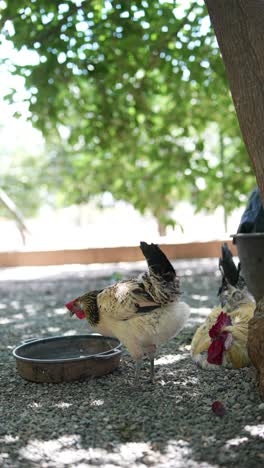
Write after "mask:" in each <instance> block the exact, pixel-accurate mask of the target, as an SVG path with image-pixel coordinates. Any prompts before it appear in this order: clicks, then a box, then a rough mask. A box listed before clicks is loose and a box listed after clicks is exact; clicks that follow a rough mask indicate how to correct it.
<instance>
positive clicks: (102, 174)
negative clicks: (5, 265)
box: [0, 0, 256, 251]
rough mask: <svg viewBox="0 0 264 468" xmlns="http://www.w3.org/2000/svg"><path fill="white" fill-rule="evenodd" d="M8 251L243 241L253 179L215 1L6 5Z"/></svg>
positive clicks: (3, 187) (0, 232)
mask: <svg viewBox="0 0 264 468" xmlns="http://www.w3.org/2000/svg"><path fill="white" fill-rule="evenodd" d="M0 21H1V36H0V39H1V45H0V75H1V76H0V83H1V87H0V94H1V104H0V111H1V112H0V241H1V245H0V251H12V250H53V249H61V248H63V249H67V248H71V249H72V248H85V247H106V246H126V245H137V244H138V242H139V240H142V239H144V240H146V241H154V242H163V243H166V242H167V243H182V242H192V241H197V240H198V241H207V240H215V239H221V240H223V239H227V238H229V237H230V235H231V234H233V233H235V232H236V230H237V227H238V224H239V221H240V217H241V214H242V212H243V210H244V208H245V204H246V200H247V198H248V194H249V192H250V191H251V190H252V189H253V188H254V186H255V184H256V182H255V176H254V173H253V170H252V168H251V166H250V160H249V157H248V155H247V153H246V149H245V147H244V144H243V141H242V138H241V134H240V130H239V127H238V123H237V118H236V114H235V111H234V108H233V104H232V100H231V97H230V93H229V87H228V83H227V79H226V75H225V71H224V67H223V63H222V60H221V57H220V54H219V50H218V46H217V43H216V40H215V37H214V33H213V30H212V28H211V25H210V21H209V18H208V15H207V11H206V9H205V6H204V2H203V1H201V0H200V1H199V0H198V1H197V2H192V1H185V0H182V1H180V0H179V1H173V0H171V1H165V0H157V1H154V2H150V1H149V2H148V1H146V0H139V1H136V0H134V1H132V0H126V1H114V0H113V1H108V0H106V1H105V2H101V1H96V0H94V1H93V2H90V1H86V0H72V1H70V0H61V1H57V0H56V1H44V0H29V1H27V2H23V5H21V2H20V1H18V0H12V1H8V0H5V1H4V0H0Z"/></svg>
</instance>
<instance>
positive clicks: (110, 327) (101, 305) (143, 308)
mask: <svg viewBox="0 0 264 468" xmlns="http://www.w3.org/2000/svg"><path fill="white" fill-rule="evenodd" d="M140 248H141V250H142V252H143V255H144V256H145V258H146V260H147V264H148V272H146V273H143V274H141V275H140V276H138V277H137V278H134V279H129V280H123V281H119V282H117V283H115V284H114V285H112V286H109V287H107V288H105V289H102V290H98V291H90V292H87V293H85V294H83V295H82V296H80V297H77V298H76V299H74V300H73V301H71V302H69V303H67V304H66V307H67V308H68V309H69V310H70V312H71V314H72V315H74V314H75V315H76V316H77V317H78V318H80V319H83V318H86V319H87V320H88V322H89V325H90V326H91V328H92V330H93V331H94V332H98V333H100V334H102V335H108V336H115V337H116V338H118V339H119V340H120V341H121V342H122V343H123V344H124V346H125V347H126V348H127V350H128V352H129V353H130V355H131V356H132V358H133V359H134V360H135V361H136V376H135V382H136V384H138V380H139V373H140V367H141V363H142V359H143V357H144V356H145V355H146V356H148V357H149V359H150V363H151V380H153V379H154V356H155V353H156V349H157V347H158V346H159V345H161V344H163V343H166V342H167V341H168V340H170V339H171V338H173V337H174V336H176V335H177V334H178V333H179V332H180V331H181V330H182V328H183V327H184V325H185V323H186V321H187V319H188V317H189V314H190V309H189V307H188V305H187V304H185V303H184V302H180V295H181V293H180V284H179V283H180V282H179V277H178V276H177V275H176V272H175V270H174V268H173V266H172V265H171V263H170V262H169V260H168V259H167V257H166V255H165V254H164V253H163V252H162V251H161V249H160V248H159V247H158V246H157V245H155V244H147V243H146V242H141V243H140Z"/></svg>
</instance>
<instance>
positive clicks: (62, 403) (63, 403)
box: [54, 401, 72, 409]
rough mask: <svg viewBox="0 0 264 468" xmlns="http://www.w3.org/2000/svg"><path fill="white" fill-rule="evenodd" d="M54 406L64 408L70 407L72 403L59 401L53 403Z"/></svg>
mask: <svg viewBox="0 0 264 468" xmlns="http://www.w3.org/2000/svg"><path fill="white" fill-rule="evenodd" d="M54 406H55V407H56V408H61V409H66V408H70V406H72V403H65V402H64V401H61V402H60V403H55V405H54Z"/></svg>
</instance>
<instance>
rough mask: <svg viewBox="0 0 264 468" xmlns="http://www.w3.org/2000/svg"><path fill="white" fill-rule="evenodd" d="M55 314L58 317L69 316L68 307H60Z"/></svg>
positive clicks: (55, 310) (54, 311)
mask: <svg viewBox="0 0 264 468" xmlns="http://www.w3.org/2000/svg"><path fill="white" fill-rule="evenodd" d="M53 313H54V314H56V315H66V316H67V315H69V314H68V311H67V309H66V307H59V308H57V309H54V310H53ZM49 315H51V314H49Z"/></svg>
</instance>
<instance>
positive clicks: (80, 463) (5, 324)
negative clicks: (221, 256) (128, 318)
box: [0, 260, 264, 468]
mask: <svg viewBox="0 0 264 468" xmlns="http://www.w3.org/2000/svg"><path fill="white" fill-rule="evenodd" d="M175 266H176V268H177V269H178V271H179V272H180V274H181V276H182V289H183V291H184V299H185V300H186V301H187V302H188V303H189V304H190V305H191V307H192V315H191V318H190V320H189V322H188V325H187V327H186V328H185V330H184V331H183V332H182V333H181V335H180V336H178V337H176V338H175V339H174V340H172V341H171V342H170V343H168V344H167V345H166V346H164V347H163V348H161V349H160V352H159V355H158V358H157V360H156V367H155V369H156V381H155V384H151V383H149V381H148V372H149V369H148V366H147V365H146V366H145V367H144V369H146V370H145V372H143V378H142V380H141V385H140V386H139V387H138V388H137V389H136V388H134V387H133V385H132V384H131V382H133V377H134V365H133V362H132V360H131V358H130V357H129V356H128V355H127V354H126V353H124V355H123V357H122V362H121V365H120V368H119V369H117V370H116V371H114V373H113V374H111V375H108V376H105V377H101V378H97V379H89V380H86V381H82V382H74V383H67V384H35V383H30V382H27V381H25V380H23V379H22V378H21V377H20V376H19V375H18V374H17V372H16V368H15V361H14V358H13V356H12V349H13V348H14V347H15V346H16V345H17V344H19V343H20V342H21V341H23V340H25V339H29V338H32V337H47V336H56V335H60V334H64V335H71V334H78V333H85V332H86V328H85V326H86V325H85V323H84V321H79V320H70V318H69V317H68V314H67V312H66V310H65V308H64V307H63V304H64V303H65V302H66V301H67V300H70V299H71V298H73V297H75V296H77V295H78V294H79V293H80V292H82V291H83V290H85V289H86V288H87V289H88V288H91V289H92V288H97V287H102V286H104V285H106V284H109V283H110V282H111V281H114V280H115V279H117V278H119V277H120V275H123V277H127V276H131V274H134V271H135V269H136V270H138V271H140V270H141V269H142V268H143V267H144V264H143V263H142V264H141V263H139V264H122V265H120V264H119V265H108V266H102V265H98V266H96V265H92V266H70V267H65V268H62V267H43V268H38V269H37V268H30V267H28V268H13V269H0V294H1V296H0V324H1V328H0V333H1V342H0V362H1V394H0V402H1V407H0V411H1V413H0V466H1V467H4V468H5V467H12V468H16V467H25V468H28V467H43V468H44V467H58V468H60V467H69V466H72V467H80V468H81V467H87V466H91V467H93V466H99V465H100V466H103V467H106V468H111V467H117V466H121V467H132V468H133V467H145V466H155V467H164V468H165V467H166V468H169V467H173V468H178V467H180V468H181V467H185V468H194V467H202V468H203V467H218V466H227V467H229V466H233V467H239V468H240V467H241V468H242V467H245V468H248V467H251V468H252V467H260V466H261V467H262V466H263V465H264V442H263V439H264V403H263V402H261V401H260V399H259V396H258V393H257V389H256V386H255V381H254V372H253V369H250V368H245V369H242V370H224V369H221V368H219V370H217V371H204V370H201V369H197V368H196V366H195V365H194V364H193V362H192V360H191V358H190V355H189V346H190V342H191V337H192V335H193V333H194V330H195V329H196V327H197V325H198V324H200V323H201V322H202V321H203V320H204V317H205V316H206V315H207V313H208V312H209V310H210V307H212V306H213V305H214V304H215V302H216V292H217V289H218V286H219V282H220V279H219V276H218V273H217V261H216V260H211V261H209V260H208V261H206V260H203V261H191V262H176V263H175ZM215 400H220V401H222V402H223V403H224V404H225V406H226V409H227V412H226V414H225V416H224V417H222V418H220V417H218V416H216V415H215V414H214V413H213V412H212V409H211V404H212V403H213V402H214V401H215Z"/></svg>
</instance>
